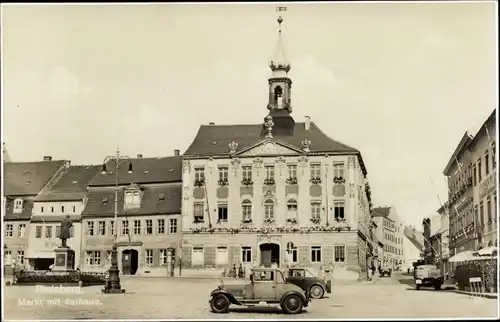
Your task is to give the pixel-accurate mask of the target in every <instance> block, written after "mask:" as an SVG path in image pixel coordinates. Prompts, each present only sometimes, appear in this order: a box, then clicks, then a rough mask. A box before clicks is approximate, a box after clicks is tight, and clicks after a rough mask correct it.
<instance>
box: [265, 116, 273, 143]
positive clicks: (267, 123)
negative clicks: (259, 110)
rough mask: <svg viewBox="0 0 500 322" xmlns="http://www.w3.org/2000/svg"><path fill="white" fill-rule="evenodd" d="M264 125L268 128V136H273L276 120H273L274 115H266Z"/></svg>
mask: <svg viewBox="0 0 500 322" xmlns="http://www.w3.org/2000/svg"><path fill="white" fill-rule="evenodd" d="M264 125H265V126H266V128H267V134H266V138H272V137H273V133H272V131H273V126H274V122H273V117H272V116H271V115H268V116H266V121H265V122H264Z"/></svg>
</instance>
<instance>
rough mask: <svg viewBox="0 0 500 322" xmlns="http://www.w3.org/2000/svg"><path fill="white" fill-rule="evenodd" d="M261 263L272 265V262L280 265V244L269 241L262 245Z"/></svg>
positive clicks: (265, 265)
mask: <svg viewBox="0 0 500 322" xmlns="http://www.w3.org/2000/svg"><path fill="white" fill-rule="evenodd" d="M260 264H261V265H263V266H264V267H271V265H272V264H276V265H277V266H278V267H279V266H280V245H278V244H274V243H267V244H261V245H260Z"/></svg>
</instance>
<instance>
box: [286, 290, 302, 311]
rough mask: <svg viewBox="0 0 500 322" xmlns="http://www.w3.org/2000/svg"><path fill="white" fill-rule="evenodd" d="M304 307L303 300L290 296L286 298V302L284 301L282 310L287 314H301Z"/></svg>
mask: <svg viewBox="0 0 500 322" xmlns="http://www.w3.org/2000/svg"><path fill="white" fill-rule="evenodd" d="M303 306H304V305H303V303H302V299H301V298H300V297H299V296H297V295H295V294H292V295H288V296H287V297H286V298H285V300H284V301H283V303H282V304H281V308H282V309H283V311H285V313H287V314H297V313H300V312H302V308H303Z"/></svg>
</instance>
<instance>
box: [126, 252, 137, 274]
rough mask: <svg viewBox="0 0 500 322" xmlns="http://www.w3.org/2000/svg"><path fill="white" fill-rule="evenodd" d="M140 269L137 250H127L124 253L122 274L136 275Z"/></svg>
mask: <svg viewBox="0 0 500 322" xmlns="http://www.w3.org/2000/svg"><path fill="white" fill-rule="evenodd" d="M138 267H139V252H138V251H137V250H135V249H125V250H124V251H123V252H122V274H123V275H135V273H136V272H137V268H138Z"/></svg>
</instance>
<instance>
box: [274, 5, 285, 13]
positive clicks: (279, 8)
mask: <svg viewBox="0 0 500 322" xmlns="http://www.w3.org/2000/svg"><path fill="white" fill-rule="evenodd" d="M276 11H277V12H280V11H286V7H285V6H278V7H276Z"/></svg>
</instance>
